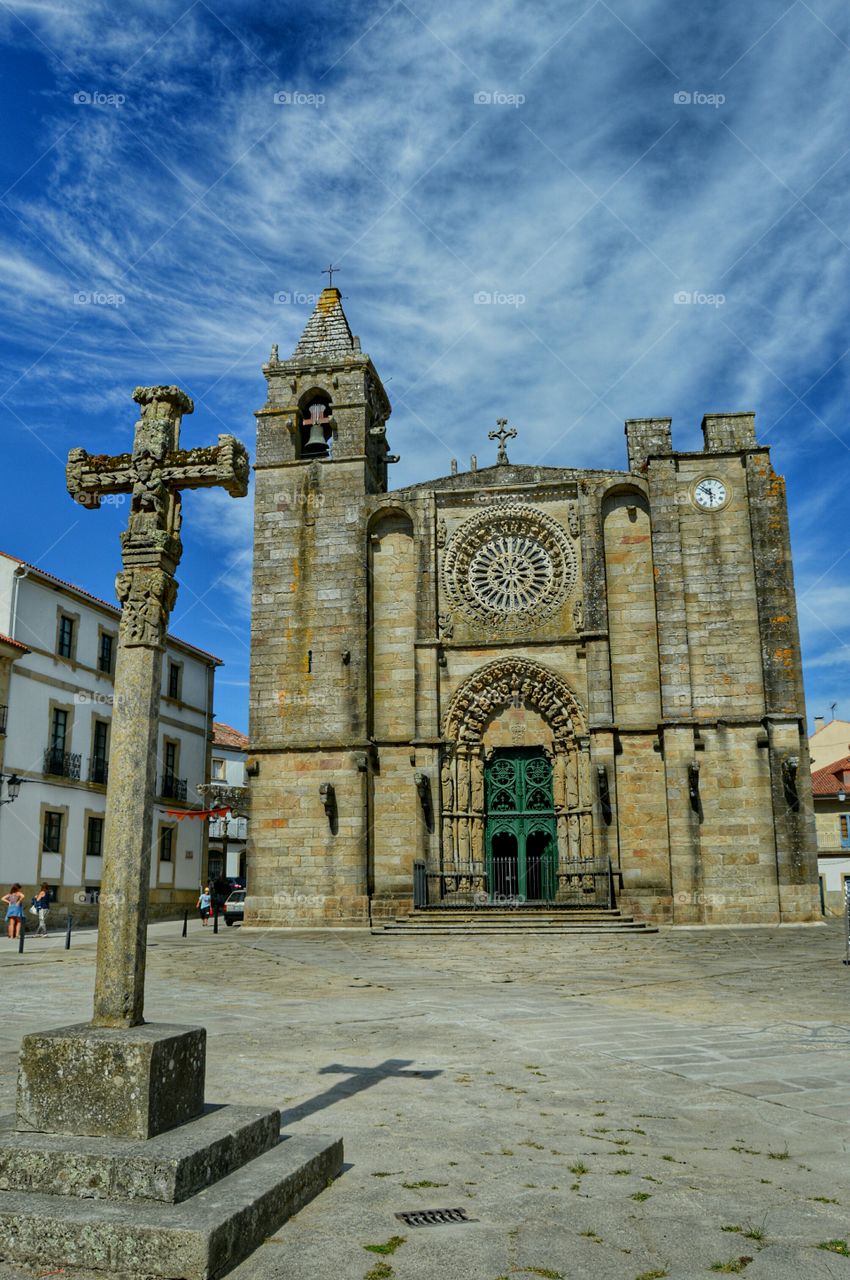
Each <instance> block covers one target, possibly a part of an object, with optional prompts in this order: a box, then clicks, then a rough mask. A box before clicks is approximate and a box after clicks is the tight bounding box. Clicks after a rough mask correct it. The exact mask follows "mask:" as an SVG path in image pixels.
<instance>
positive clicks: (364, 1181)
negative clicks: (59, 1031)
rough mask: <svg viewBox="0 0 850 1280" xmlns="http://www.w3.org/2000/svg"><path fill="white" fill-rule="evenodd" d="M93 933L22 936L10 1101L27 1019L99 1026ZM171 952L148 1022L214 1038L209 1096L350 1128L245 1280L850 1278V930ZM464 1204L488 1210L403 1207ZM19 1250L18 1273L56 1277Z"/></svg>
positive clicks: (185, 945)
mask: <svg viewBox="0 0 850 1280" xmlns="http://www.w3.org/2000/svg"><path fill="white" fill-rule="evenodd" d="M93 941H94V936H93V935H92V934H88V935H86V934H80V935H79V936H78V937H76V938H75V940H74V945H73V947H72V949H71V950H70V951H69V952H66V951H65V950H64V949H63V947H62V941H61V939H60V938H59V937H55V938H51V939H49V940H48V941H47V942H46V943H41V944H39V945H38V946H37V944H36V941H35V940H34V939H32V940H28V942H27V950H26V953H25V955H24V956H23V957H19V956H18V955H17V952H16V950H14V949H13V948H12V947H11V945H9V948H8V950H3V951H2V952H0V972H2V978H1V979H0V981H2V984H3V990H4V991H5V992H6V995H7V999H6V1002H5V1017H4V1019H3V1024H2V1039H0V1111H3V1112H8V1111H10V1110H12V1108H13V1100H14V1086H15V1072H16V1060H17V1048H18V1043H19V1041H20V1038H21V1036H23V1035H24V1034H25V1033H27V1032H30V1031H35V1030H38V1029H43V1028H45V1027H50V1026H56V1025H61V1024H63V1023H71V1022H76V1021H81V1020H84V1019H86V1018H87V1017H88V1016H89V1013H90V1007H91V997H92V988H93V981H94V955H95V951H94V946H93ZM150 942H151V947H150V952H149V956H148V974H149V977H148V998H147V1009H146V1013H147V1016H148V1017H149V1018H151V1019H156V1020H158V1021H171V1022H183V1023H187V1024H191V1023H201V1024H204V1025H205V1026H206V1027H207V1028H208V1030H209V1037H210V1038H209V1055H208V1066H207V1071H208V1080H207V1090H206V1093H207V1098H208V1100H210V1101H214V1102H231V1103H268V1104H270V1105H275V1106H279V1107H281V1109H282V1111H283V1113H284V1125H285V1127H286V1128H287V1129H291V1130H292V1131H302V1132H321V1133H329V1134H339V1135H342V1136H343V1137H344V1140H345V1150H346V1170H345V1172H344V1173H343V1175H342V1177H340V1178H339V1179H338V1180H337V1181H336V1182H335V1183H334V1184H333V1185H332V1186H331V1187H330V1188H329V1189H328V1190H327V1191H325V1192H324V1193H323V1194H322V1195H321V1196H320V1197H319V1198H318V1199H317V1200H315V1201H314V1202H313V1203H312V1204H310V1205H309V1206H308V1207H307V1208H306V1209H304V1210H302V1212H301V1213H299V1214H298V1215H297V1216H296V1217H295V1218H294V1219H293V1220H292V1221H290V1222H289V1223H288V1224H287V1225H286V1226H285V1227H284V1228H283V1229H282V1230H281V1231H280V1233H279V1235H277V1236H276V1237H274V1238H273V1239H271V1240H269V1241H267V1243H266V1244H265V1245H264V1246H263V1247H262V1248H261V1249H260V1250H259V1251H258V1252H257V1253H256V1254H255V1255H254V1256H253V1257H251V1258H250V1259H249V1260H248V1261H247V1262H245V1263H243V1264H242V1266H240V1267H239V1268H238V1269H237V1270H236V1271H235V1272H233V1273H232V1275H233V1276H234V1277H235V1278H236V1280H273V1278H277V1277H280V1278H281V1280H282V1278H283V1277H287V1278H289V1280H325V1278H326V1277H327V1278H328V1280H365V1278H366V1277H369V1280H391V1278H392V1277H397V1278H398V1280H438V1278H442V1277H451V1278H452V1280H453V1278H454V1277H464V1278H466V1277H469V1280H502V1278H504V1277H513V1276H517V1277H533V1276H542V1277H556V1276H561V1277H563V1278H564V1280H567V1278H569V1280H572V1278H573V1277H583V1276H589V1277H606V1278H607V1277H611V1278H612V1280H613V1278H614V1277H616V1278H617V1280H620V1278H621V1277H625V1280H637V1278H638V1277H643V1278H644V1280H646V1278H647V1277H656V1278H659V1277H662V1276H670V1277H676V1278H685V1277H708V1276H710V1275H712V1274H713V1273H715V1272H719V1273H730V1272H731V1273H739V1272H744V1273H745V1274H746V1275H747V1276H748V1277H750V1278H751V1280H759V1278H761V1277H771V1280H784V1278H785V1277H788V1278H789V1280H790V1278H791V1277H794V1278H795V1280H796V1277H810V1276H811V1277H819V1276H823V1277H843V1276H847V1277H850V1257H848V1256H846V1254H845V1255H844V1256H842V1254H841V1253H840V1252H838V1251H836V1250H837V1249H839V1248H840V1245H836V1244H835V1242H846V1241H847V1240H848V1235H850V1223H848V1220H847V1206H848V1204H850V1176H848V1171H847V1155H846V1153H847V1148H848V1143H850V1124H848V1122H849V1121H850V1108H848V1105H847V1064H848V1061H850V1058H848V1045H850V1009H849V1008H848V1000H847V987H848V984H850V969H848V968H846V967H845V966H843V965H842V964H841V959H842V956H843V951H842V934H841V930H840V927H839V926H838V924H831V925H828V926H812V927H791V926H785V927H779V928H752V929H713V930H698V929H692V930H691V929H689V930H662V931H661V932H660V933H658V934H657V935H648V936H643V937H641V936H623V935H617V936H612V937H608V938H603V937H599V938H593V937H582V938H576V939H575V940H573V939H570V938H564V937H561V936H559V937H557V938H553V939H551V940H550V939H547V938H539V937H532V938H527V939H524V940H523V939H505V938H498V937H493V938H486V939H475V938H469V939H463V938H457V939H455V938H422V939H419V940H418V941H416V942H415V943H414V942H412V941H410V940H409V939H405V938H378V937H372V936H370V935H369V934H366V933H364V932H360V931H334V932H325V933H319V932H311V933H301V934H291V933H283V932H268V933H263V932H251V931H245V930H242V929H239V928H235V929H230V930H222V931H221V933H219V934H218V935H214V934H213V932H212V930H211V929H207V930H202V929H201V928H200V926H199V925H197V924H195V923H194V922H193V925H192V926H190V936H189V938H188V939H186V940H185V941H184V940H183V939H181V937H180V925H179V924H157V925H154V926H152V928H151V930H150ZM458 1207H463V1208H464V1209H465V1210H466V1212H467V1215H468V1216H469V1218H471V1219H473V1221H472V1222H471V1223H470V1224H468V1225H456V1226H440V1227H428V1228H418V1229H417V1228H408V1227H405V1226H404V1225H402V1224H401V1223H400V1222H398V1221H397V1220H396V1218H395V1217H394V1214H395V1213H396V1212H397V1211H403V1210H408V1209H419V1208H458ZM393 1237H403V1243H401V1244H398V1245H397V1247H395V1249H394V1250H393V1244H392V1243H389V1251H387V1252H376V1251H374V1250H370V1249H368V1248H366V1246H370V1245H371V1246H380V1245H387V1244H388V1242H392V1241H393ZM829 1242H832V1244H833V1247H832V1248H830V1249H824V1248H819V1247H818V1246H821V1245H824V1244H827V1243H829ZM845 1247H846V1245H845ZM745 1260H746V1261H745ZM20 1264H21V1265H20V1266H6V1267H4V1268H0V1276H2V1277H3V1278H4V1280H6V1278H7V1277H12V1276H24V1275H30V1274H44V1271H43V1270H42V1271H40V1272H39V1271H36V1272H34V1273H31V1272H29V1271H28V1270H27V1268H26V1259H23V1258H22V1259H20ZM52 1274H56V1273H55V1272H53V1273H52ZM60 1274H61V1273H60Z"/></svg>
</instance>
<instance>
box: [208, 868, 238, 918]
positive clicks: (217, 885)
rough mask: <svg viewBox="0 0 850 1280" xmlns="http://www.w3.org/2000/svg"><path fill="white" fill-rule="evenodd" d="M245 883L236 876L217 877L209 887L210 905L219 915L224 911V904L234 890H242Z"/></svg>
mask: <svg viewBox="0 0 850 1280" xmlns="http://www.w3.org/2000/svg"><path fill="white" fill-rule="evenodd" d="M244 888H245V881H244V880H240V879H239V877H238V876H219V877H218V879H217V880H214V881H213V882H212V885H211V892H212V905H213V908H217V909H218V911H219V914H221V913H222V912H223V911H224V904H225V902H226V901H227V899H228V898H229V897H230V895H231V893H233V892H234V890H235V889H244Z"/></svg>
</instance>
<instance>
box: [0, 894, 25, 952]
mask: <svg viewBox="0 0 850 1280" xmlns="http://www.w3.org/2000/svg"><path fill="white" fill-rule="evenodd" d="M23 901H24V895H23V892H22V890H21V886H20V885H19V884H13V885H12V887H11V889H10V890H9V892H8V893H4V894H3V897H2V898H0V902H5V903H6V928H7V931H8V934H9V937H10V938H11V939H12V940H13V941H14V939H15V938H18V937H20V933H21V926H22V924H23V922H24V908H23V905H22V904H23Z"/></svg>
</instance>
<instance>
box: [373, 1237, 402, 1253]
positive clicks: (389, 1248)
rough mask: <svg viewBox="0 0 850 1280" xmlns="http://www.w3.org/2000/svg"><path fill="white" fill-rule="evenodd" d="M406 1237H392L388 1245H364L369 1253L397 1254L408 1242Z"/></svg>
mask: <svg viewBox="0 0 850 1280" xmlns="http://www.w3.org/2000/svg"><path fill="white" fill-rule="evenodd" d="M406 1239H407V1237H406V1236H390V1238H389V1240H387V1242H386V1244H364V1246H363V1248H364V1249H367V1250H368V1251H369V1253H395V1251H396V1249H398V1248H400V1246H401V1245H403V1244H404V1243H405V1241H406Z"/></svg>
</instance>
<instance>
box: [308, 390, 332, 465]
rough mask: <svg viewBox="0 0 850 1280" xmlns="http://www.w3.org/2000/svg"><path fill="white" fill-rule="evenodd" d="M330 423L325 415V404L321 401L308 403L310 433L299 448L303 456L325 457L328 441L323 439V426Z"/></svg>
mask: <svg viewBox="0 0 850 1280" xmlns="http://www.w3.org/2000/svg"><path fill="white" fill-rule="evenodd" d="M330 425H331V420H330V418H326V417H325V406H324V405H323V404H321V403H318V404H311V405H310V434H309V436H308V437H307V440H306V442H305V444H304V446H303V448H302V450H301V455H302V457H304V458H320V457H327V454H328V442H327V440H326V439H325V430H324V429H325V427H328V426H330Z"/></svg>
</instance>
